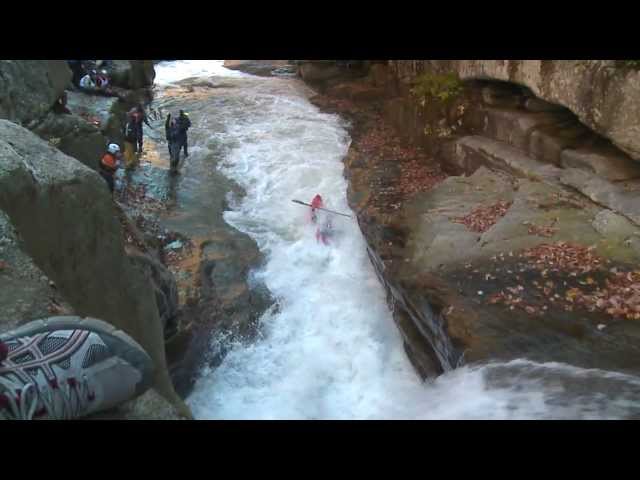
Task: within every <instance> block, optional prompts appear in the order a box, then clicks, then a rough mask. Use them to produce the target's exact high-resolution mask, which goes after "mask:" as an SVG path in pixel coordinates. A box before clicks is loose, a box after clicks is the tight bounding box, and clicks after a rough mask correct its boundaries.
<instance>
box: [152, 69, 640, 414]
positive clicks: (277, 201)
mask: <svg viewBox="0 0 640 480" xmlns="http://www.w3.org/2000/svg"><path fill="white" fill-rule="evenodd" d="M156 72H157V77H156V84H157V85H158V96H157V99H158V100H159V101H160V102H162V101H163V98H164V101H166V100H167V98H168V97H169V96H172V95H173V96H172V97H171V102H170V104H171V106H172V108H185V109H187V110H188V111H189V112H190V115H191V119H192V122H193V127H192V129H191V130H190V132H189V134H190V143H191V144H192V146H191V152H192V155H191V157H189V158H188V159H187V161H186V162H185V164H184V165H183V167H182V175H181V176H180V179H179V180H178V183H177V185H176V186H175V188H176V207H175V208H176V209H178V210H180V209H182V210H190V211H192V213H191V215H192V217H193V218H195V220H190V221H194V222H196V223H198V225H199V226H196V227H194V228H196V229H197V228H204V226H205V224H206V222H207V201H208V196H209V195H213V193H212V191H213V190H214V189H215V185H214V184H213V183H211V182H209V183H207V170H214V169H215V170H217V172H219V173H221V174H223V175H224V176H226V177H227V178H228V179H230V180H231V181H233V182H236V183H237V184H238V185H240V186H241V187H242V189H243V190H244V192H245V195H242V196H232V197H229V198H228V199H227V200H228V204H229V205H230V207H229V211H227V212H226V213H225V216H224V219H225V221H226V222H227V223H229V224H230V225H232V226H234V227H236V228H237V229H239V230H241V231H242V232H245V233H246V234H248V235H249V236H251V237H252V238H253V239H254V240H255V241H256V242H257V244H258V247H259V248H260V250H261V252H262V253H263V254H264V256H265V264H264V266H263V268H261V269H260V270H259V271H256V272H253V275H254V276H255V278H256V279H259V280H262V281H263V282H264V283H265V284H266V286H267V287H268V288H269V290H270V291H271V294H272V295H273V297H274V298H275V299H276V302H277V308H274V309H271V310H269V311H267V313H265V315H264V316H263V318H262V319H261V331H260V336H259V338H258V339H257V340H255V341H252V342H250V343H249V344H247V343H244V344H240V343H238V344H235V345H231V348H230V349H229V353H228V354H227V355H226V357H225V359H224V361H223V362H222V364H221V365H220V366H218V367H217V368H215V369H209V368H205V369H204V370H203V371H202V373H201V375H200V378H199V380H198V381H197V383H196V386H195V388H194V391H193V393H192V394H191V395H190V397H189V398H188V399H187V402H188V403H189V405H190V406H191V408H192V409H193V412H194V414H195V416H196V418H200V419H546V418H549V419H550V418H553V419H567V418H569V419H587V418H627V417H637V416H638V414H639V413H640V405H639V404H638V401H637V400H638V398H640V379H638V378H636V377H632V376H628V375H623V374H620V373H616V372H605V371H599V370H585V369H580V368H576V367H573V366H570V365H563V364H557V363H547V364H539V363H534V362H530V361H527V360H525V359H522V360H517V361H513V362H509V363H506V364H505V363H494V364H489V365H472V366H465V367H462V368H459V369H457V370H454V371H452V372H449V373H446V374H445V375H442V376H441V377H439V378H437V379H436V380H435V381H427V382H422V381H421V380H420V378H419V377H418V375H417V374H416V373H415V371H414V370H413V368H412V366H411V364H410V363H409V360H408V359H407V357H406V354H405V352H404V349H403V345H402V339H401V337H400V334H399V332H398V330H397V328H396V326H395V324H394V322H393V319H392V315H391V312H390V311H389V309H388V307H387V305H386V302H385V294H384V290H383V288H382V286H381V285H380V283H379V282H378V279H377V277H376V275H375V272H374V270H373V267H372V265H371V264H370V262H369V259H368V257H367V254H366V247H365V241H364V239H363V236H362V234H361V233H360V231H359V228H358V225H357V223H356V221H355V220H354V219H353V218H351V219H348V218H343V217H340V219H336V223H335V235H334V237H333V238H332V241H331V243H330V244H329V246H324V245H321V244H318V243H317V241H316V238H315V230H314V228H313V227H312V226H311V225H310V223H309V221H308V218H307V214H308V212H307V211H306V209H305V208H304V207H301V206H300V205H297V204H295V203H292V202H291V200H292V199H299V200H303V201H306V202H309V201H310V200H311V199H312V197H313V196H314V195H315V194H316V193H320V194H321V195H322V196H323V197H324V198H325V199H326V200H327V201H328V202H329V207H330V208H332V209H334V210H338V211H342V212H347V213H350V214H353V212H351V211H350V209H349V207H348V205H347V201H346V188H347V182H346V180H345V179H344V178H343V175H342V171H343V165H342V159H343V157H344V156H345V154H346V152H347V149H348V147H349V141H350V139H349V136H348V132H347V125H345V123H344V121H343V120H342V119H341V118H339V117H338V116H337V115H331V114H325V113H322V112H320V111H319V110H318V108H316V107H315V106H313V105H312V104H311V103H309V101H308V98H309V96H311V95H312V94H313V92H312V90H311V89H310V88H309V87H307V86H306V85H304V84H303V83H302V82H301V81H300V80H298V79H296V78H290V77H257V76H252V75H249V74H244V73H240V72H236V71H231V70H228V69H226V68H224V67H223V65H222V61H180V62H166V63H162V64H159V65H157V66H156ZM203 81H206V82H210V83H209V87H210V88H211V89H213V90H215V91H216V93H215V95H213V96H206V97H201V96H199V94H198V91H197V89H195V90H193V93H188V92H187V93H181V94H180V95H174V94H173V93H172V92H173V90H172V88H171V87H172V85H174V84H176V83H179V84H180V85H188V84H190V83H191V84H194V85H197V84H198V83H202V82H203ZM213 159H215V160H213ZM162 161H165V162H166V159H164V160H162ZM193 210H197V212H198V213H197V214H194V213H193ZM220 341H224V340H223V339H216V338H214V339H212V348H213V344H215V342H220Z"/></svg>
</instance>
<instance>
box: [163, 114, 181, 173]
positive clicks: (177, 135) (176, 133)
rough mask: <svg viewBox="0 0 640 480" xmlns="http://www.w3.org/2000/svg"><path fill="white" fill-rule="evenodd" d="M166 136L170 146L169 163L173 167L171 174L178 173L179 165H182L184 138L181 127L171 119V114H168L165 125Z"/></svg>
mask: <svg viewBox="0 0 640 480" xmlns="http://www.w3.org/2000/svg"><path fill="white" fill-rule="evenodd" d="M164 129H165V136H166V138H167V144H168V146H169V163H170V165H171V173H176V172H177V171H178V163H180V149H181V148H182V141H183V140H184V136H183V135H181V129H180V125H179V124H178V121H177V120H176V119H175V118H171V114H170V113H169V114H167V120H166V122H165V123H164Z"/></svg>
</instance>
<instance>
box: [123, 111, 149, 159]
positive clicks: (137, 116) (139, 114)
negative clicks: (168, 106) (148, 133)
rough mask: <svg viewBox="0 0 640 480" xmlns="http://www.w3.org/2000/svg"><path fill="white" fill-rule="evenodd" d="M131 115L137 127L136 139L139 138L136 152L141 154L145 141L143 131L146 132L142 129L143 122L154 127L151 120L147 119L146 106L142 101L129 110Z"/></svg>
mask: <svg viewBox="0 0 640 480" xmlns="http://www.w3.org/2000/svg"><path fill="white" fill-rule="evenodd" d="M129 117H130V119H131V120H133V124H134V125H135V128H136V140H137V142H136V143H137V145H136V146H137V149H136V152H137V153H138V155H140V154H142V143H143V133H144V132H143V131H142V124H143V123H146V124H147V126H148V127H149V128H153V127H152V126H151V125H150V124H149V120H148V119H147V114H146V113H144V108H143V107H142V104H140V103H139V104H138V105H137V106H136V107H134V108H132V109H131V111H130V112H129Z"/></svg>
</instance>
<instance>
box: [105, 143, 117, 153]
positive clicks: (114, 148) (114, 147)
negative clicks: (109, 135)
mask: <svg viewBox="0 0 640 480" xmlns="http://www.w3.org/2000/svg"><path fill="white" fill-rule="evenodd" d="M107 151H108V152H109V153H112V154H114V155H115V154H116V153H120V147H119V146H118V145H116V144H115V143H110V144H109V146H108V147H107Z"/></svg>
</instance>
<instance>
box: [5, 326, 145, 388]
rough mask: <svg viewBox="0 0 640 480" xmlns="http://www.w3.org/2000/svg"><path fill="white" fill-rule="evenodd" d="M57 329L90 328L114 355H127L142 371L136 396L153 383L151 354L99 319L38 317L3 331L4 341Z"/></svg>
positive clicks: (128, 359) (127, 358)
mask: <svg viewBox="0 0 640 480" xmlns="http://www.w3.org/2000/svg"><path fill="white" fill-rule="evenodd" d="M53 330H87V331H89V332H93V333H96V334H98V335H100V338H102V340H103V341H104V342H105V343H106V344H107V346H109V348H111V350H112V351H113V352H114V355H116V356H118V357H119V358H123V359H124V360H125V361H126V362H127V363H129V364H130V365H132V366H133V367H134V368H135V369H137V370H138V371H140V372H141V373H142V378H141V380H140V381H139V382H138V384H137V385H136V393H135V396H136V397H137V396H138V395H141V394H143V393H144V392H145V391H147V390H148V389H149V388H150V387H151V386H152V384H153V376H154V370H155V368H154V365H153V361H152V360H151V357H149V354H147V352H146V351H145V350H144V348H142V347H141V346H140V344H139V343H138V342H136V341H135V340H134V339H133V338H131V337H130V336H129V335H128V334H126V333H125V332H123V331H122V330H118V329H117V328H116V327H114V326H113V325H111V324H110V323H107V322H105V321H103V320H98V319H97V318H92V317H84V318H83V317H78V316H58V317H48V318H43V319H39V320H34V321H32V322H29V323H27V324H26V325H22V326H21V327H18V328H15V329H13V330H10V331H8V332H5V333H3V334H2V335H0V341H3V342H6V341H9V340H12V339H14V338H16V337H22V336H32V335H36V334H38V333H44V332H50V331H53Z"/></svg>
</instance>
